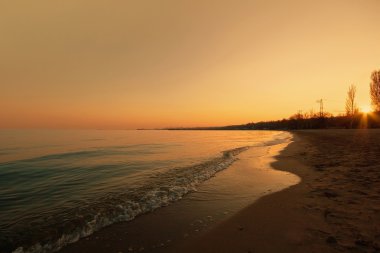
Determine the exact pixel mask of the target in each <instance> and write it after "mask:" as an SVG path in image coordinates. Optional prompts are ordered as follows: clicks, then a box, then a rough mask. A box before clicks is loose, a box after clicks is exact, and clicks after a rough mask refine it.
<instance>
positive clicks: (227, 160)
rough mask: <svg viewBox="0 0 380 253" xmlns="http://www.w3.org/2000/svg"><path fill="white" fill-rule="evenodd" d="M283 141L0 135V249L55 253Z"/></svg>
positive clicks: (223, 136)
mask: <svg viewBox="0 0 380 253" xmlns="http://www.w3.org/2000/svg"><path fill="white" fill-rule="evenodd" d="M290 140H291V134H290V133H287V132H281V131H252V130H250V131H243V130H242V131H240V130H237V131H168V130H117V131H116V130H0V252H17V253H21V252H35V253H40V252H55V251H58V250H60V249H61V248H62V247H64V246H65V245H67V244H70V243H73V242H76V241H78V240H79V239H80V238H82V237H87V236H89V235H91V234H92V233H94V232H95V231H98V230H100V229H102V228H104V227H107V226H110V225H111V224H115V223H118V222H126V221H131V220H133V219H135V218H136V217H137V219H138V217H139V216H140V215H142V214H145V213H149V212H152V211H154V210H156V209H159V208H160V207H164V206H168V205H171V204H172V203H175V202H177V201H180V200H181V199H183V198H184V197H185V196H186V195H187V194H189V193H192V192H196V191H197V189H198V188H199V187H201V186H202V184H204V183H205V182H207V181H208V180H209V179H211V178H213V177H215V175H217V174H218V172H221V171H224V170H228V168H229V167H230V166H231V165H232V164H233V163H234V162H236V161H237V160H238V159H239V155H240V154H241V153H244V152H246V151H247V150H249V149H252V148H256V149H260V148H261V150H263V149H262V148H265V147H270V146H274V145H278V144H281V143H289V142H290ZM252 187H254V185H253V186H252ZM211 198H212V197H211Z"/></svg>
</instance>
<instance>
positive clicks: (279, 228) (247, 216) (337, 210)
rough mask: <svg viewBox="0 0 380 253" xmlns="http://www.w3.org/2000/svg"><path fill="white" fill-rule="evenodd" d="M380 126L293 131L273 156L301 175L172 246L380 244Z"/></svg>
mask: <svg viewBox="0 0 380 253" xmlns="http://www.w3.org/2000/svg"><path fill="white" fill-rule="evenodd" d="M379 134H380V131H379V130H318V131H299V132H294V136H295V137H294V142H293V143H292V144H291V145H289V146H288V148H286V149H285V150H284V151H283V152H282V153H281V154H280V155H279V156H278V157H277V158H278V161H277V162H275V163H273V167H274V168H276V169H278V170H286V171H289V172H292V173H294V174H297V175H299V176H300V177H301V178H302V182H301V183H300V184H298V185H296V186H293V187H290V188H288V189H286V190H283V191H281V192H278V193H274V194H272V195H269V196H265V197H263V198H261V199H260V200H259V201H257V202H256V203H254V204H253V205H251V206H249V207H247V208H246V209H244V210H243V211H241V212H239V213H238V214H236V215H235V216H234V217H232V218H231V219H229V220H227V221H226V222H223V223H222V224H220V225H219V226H217V227H216V228H215V229H213V230H211V231H209V232H208V233H206V234H205V235H204V236H202V237H200V238H195V239H194V240H193V241H191V240H189V241H187V242H186V243H184V244H182V245H178V247H177V248H175V249H173V250H172V252H379V250H380V212H379V211H380V190H379V189H380V174H379V163H378V159H379V154H380V144H379V143H380V142H379V141H380V139H379Z"/></svg>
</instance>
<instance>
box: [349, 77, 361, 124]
mask: <svg viewBox="0 0 380 253" xmlns="http://www.w3.org/2000/svg"><path fill="white" fill-rule="evenodd" d="M358 112H359V108H358V106H357V105H356V86H355V85H353V84H351V86H350V87H348V92H347V98H346V115H347V117H350V128H352V123H353V122H354V117H355V115H356V114H357V113H358Z"/></svg>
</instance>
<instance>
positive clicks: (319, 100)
mask: <svg viewBox="0 0 380 253" xmlns="http://www.w3.org/2000/svg"><path fill="white" fill-rule="evenodd" d="M317 103H318V104H319V117H321V118H323V115H324V113H323V99H322V98H321V99H318V100H317Z"/></svg>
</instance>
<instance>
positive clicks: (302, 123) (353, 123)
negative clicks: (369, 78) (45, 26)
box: [168, 112, 380, 130]
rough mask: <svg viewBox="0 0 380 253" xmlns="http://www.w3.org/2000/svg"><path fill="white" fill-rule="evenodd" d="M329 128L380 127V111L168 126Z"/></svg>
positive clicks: (244, 128) (196, 128) (216, 128)
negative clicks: (220, 124) (209, 124)
mask: <svg viewBox="0 0 380 253" xmlns="http://www.w3.org/2000/svg"><path fill="white" fill-rule="evenodd" d="M327 128H340V129H348V128H380V112H376V113H375V112H373V113H368V114H366V113H358V114H356V115H355V117H354V119H353V120H352V117H351V116H328V117H308V118H305V117H303V116H300V115H299V116H298V117H296V116H292V117H290V118H289V119H283V120H277V121H261V122H256V123H248V124H243V125H231V126H222V127H194V128H168V129H169V130H300V129H327Z"/></svg>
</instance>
